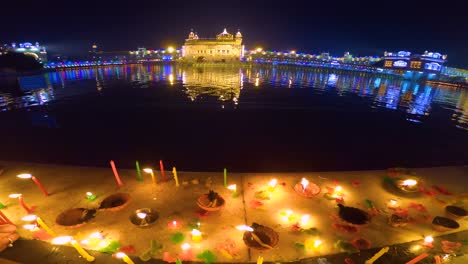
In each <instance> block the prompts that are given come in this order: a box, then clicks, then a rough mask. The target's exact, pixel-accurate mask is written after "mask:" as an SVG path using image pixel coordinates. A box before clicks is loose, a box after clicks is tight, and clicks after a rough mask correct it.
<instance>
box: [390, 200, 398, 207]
mask: <svg viewBox="0 0 468 264" xmlns="http://www.w3.org/2000/svg"><path fill="white" fill-rule="evenodd" d="M387 206H388V208H391V209H392V208H396V207H397V206H398V202H397V201H396V200H394V199H391V200H390V201H389V202H388V205H387Z"/></svg>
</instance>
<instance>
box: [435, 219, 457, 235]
mask: <svg viewBox="0 0 468 264" xmlns="http://www.w3.org/2000/svg"><path fill="white" fill-rule="evenodd" d="M432 227H433V228H434V229H435V230H437V231H440V232H445V231H450V230H455V229H457V228H459V227H460V224H459V223H458V222H457V221H455V220H452V219H450V218H447V217H442V216H436V217H434V219H433V220H432Z"/></svg>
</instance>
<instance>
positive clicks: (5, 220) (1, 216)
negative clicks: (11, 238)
mask: <svg viewBox="0 0 468 264" xmlns="http://www.w3.org/2000/svg"><path fill="white" fill-rule="evenodd" d="M0 219H3V222H5V223H7V224H11V225H15V224H13V222H11V221H10V219H8V217H6V215H5V214H3V212H2V211H1V210H0Z"/></svg>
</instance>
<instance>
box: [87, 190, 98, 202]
mask: <svg viewBox="0 0 468 264" xmlns="http://www.w3.org/2000/svg"><path fill="white" fill-rule="evenodd" d="M86 200H88V201H90V202H92V201H94V200H96V195H95V194H93V193H92V192H86Z"/></svg>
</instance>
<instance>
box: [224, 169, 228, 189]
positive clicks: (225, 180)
mask: <svg viewBox="0 0 468 264" xmlns="http://www.w3.org/2000/svg"><path fill="white" fill-rule="evenodd" d="M224 187H227V169H226V168H224Z"/></svg>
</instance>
